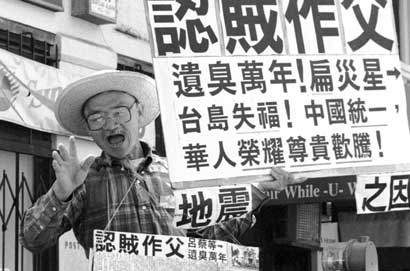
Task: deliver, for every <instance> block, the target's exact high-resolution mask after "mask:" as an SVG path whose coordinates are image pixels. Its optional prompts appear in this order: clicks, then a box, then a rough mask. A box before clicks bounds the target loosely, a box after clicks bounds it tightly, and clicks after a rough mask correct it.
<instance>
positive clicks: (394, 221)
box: [339, 211, 410, 247]
mask: <svg viewBox="0 0 410 271" xmlns="http://www.w3.org/2000/svg"><path fill="white" fill-rule="evenodd" d="M339 225H340V227H339V229H340V237H341V242H346V241H348V240H350V239H357V238H358V237H359V236H369V237H370V240H371V241H373V242H374V244H375V245H376V247H410V212H408V211H403V212H389V213H380V214H367V215H357V214H355V213H339Z"/></svg>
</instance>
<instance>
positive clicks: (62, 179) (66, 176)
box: [52, 136, 94, 201]
mask: <svg viewBox="0 0 410 271" xmlns="http://www.w3.org/2000/svg"><path fill="white" fill-rule="evenodd" d="M58 150H59V151H58V152H57V151H53V153H52V156H53V162H52V166H53V169H54V171H55V174H56V181H55V182H54V184H53V186H52V189H53V191H54V193H55V195H56V197H57V198H58V199H59V200H62V201H65V200H66V199H67V198H68V197H69V196H70V195H71V193H73V191H74V190H75V189H76V188H77V187H78V186H80V185H81V184H82V183H83V182H84V180H85V178H86V177H87V174H88V170H89V169H90V166H91V164H92V163H93V162H94V157H93V156H88V157H87V158H86V159H85V160H83V161H82V162H80V161H79V159H78V155H77V147H76V144H75V139H74V137H73V136H71V137H70V139H69V150H68V151H67V149H66V148H65V147H64V146H63V145H62V144H59V145H58Z"/></svg>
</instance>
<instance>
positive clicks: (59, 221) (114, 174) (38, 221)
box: [20, 142, 262, 257]
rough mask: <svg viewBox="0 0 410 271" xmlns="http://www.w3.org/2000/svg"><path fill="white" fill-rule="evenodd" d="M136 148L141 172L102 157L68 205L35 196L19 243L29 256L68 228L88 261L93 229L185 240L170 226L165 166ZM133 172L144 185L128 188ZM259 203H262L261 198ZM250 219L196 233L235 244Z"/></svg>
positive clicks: (49, 195) (170, 202) (170, 193)
mask: <svg viewBox="0 0 410 271" xmlns="http://www.w3.org/2000/svg"><path fill="white" fill-rule="evenodd" d="M141 144H142V145H143V149H144V153H145V154H146V157H151V158H152V163H151V164H150V165H149V166H147V167H146V168H143V167H141V164H142V163H140V164H139V166H137V167H135V166H133V165H131V164H130V162H129V161H128V160H123V161H118V160H113V159H111V158H110V157H109V156H107V155H105V154H104V153H103V154H102V155H101V156H100V157H98V158H97V159H96V160H95V162H94V164H93V165H92V166H91V168H90V171H89V173H88V176H87V178H86V180H85V182H84V184H83V185H81V186H79V187H78V188H77V189H76V190H75V191H74V193H73V194H72V198H71V200H70V201H68V202H61V201H59V200H58V199H57V198H56V196H55V194H54V192H53V191H52V190H51V189H50V190H49V191H48V192H47V193H46V194H45V195H43V196H42V197H40V198H39V199H38V200H37V202H36V203H35V204H34V205H33V206H32V207H31V208H29V209H28V210H27V211H26V212H25V213H24V218H23V222H22V224H21V231H20V241H21V243H22V244H23V245H24V246H25V247H26V248H28V249H30V250H32V251H36V250H40V249H43V248H46V247H49V246H52V245H53V244H55V243H56V242H57V240H58V237H59V236H60V235H61V234H63V233H64V232H66V231H68V230H70V229H71V228H72V229H73V230H74V233H75V235H76V237H77V239H78V242H79V243H80V244H81V245H82V246H83V247H84V249H85V252H86V255H87V257H88V253H89V248H92V246H93V231H94V229H106V230H112V231H123V232H138V233H148V234H163V235H176V236H185V235H186V232H185V231H184V230H182V229H179V228H176V227H175V226H174V223H173V215H174V210H175V198H174V197H173V191H172V189H171V184H170V180H169V177H168V168H167V163H166V161H165V159H163V158H161V157H159V156H156V155H153V154H152V153H151V149H150V148H149V146H148V145H147V144H145V143H143V142H142V143H141ZM138 167H139V169H138V172H140V175H142V176H143V177H144V180H145V181H144V182H140V181H137V182H136V184H135V185H134V186H132V187H131V186H130V184H131V182H132V180H133V179H134V176H133V175H134V172H135V170H136V168H138ZM128 190H130V191H129V192H128V194H127V191H128ZM126 194H127V196H126V197H124V195H126ZM258 200H259V201H262V198H259V199H258ZM121 201H122V203H121V204H120V202H121ZM118 206H120V207H119V208H117V207H118ZM117 209H118V210H117ZM114 212H116V213H115V215H114ZM252 218H253V216H252V214H248V215H247V216H246V217H245V218H241V219H231V220H229V221H227V222H224V223H223V224H222V223H221V224H217V225H213V226H210V227H207V228H205V229H202V230H201V231H197V232H196V234H197V236H200V237H202V238H206V239H218V240H224V241H231V242H232V241H236V238H239V236H240V235H241V234H243V233H244V232H246V231H247V230H248V229H249V228H250V227H251V225H252V224H253V221H252ZM110 220H111V221H110ZM109 221H110V223H109Z"/></svg>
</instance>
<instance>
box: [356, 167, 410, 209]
mask: <svg viewBox="0 0 410 271" xmlns="http://www.w3.org/2000/svg"><path fill="white" fill-rule="evenodd" d="M409 196H410V172H396V173H390V174H387V173H386V174H378V175H359V176H357V184H356V193H355V197H356V209H357V213H358V214H369V213H382V212H393V211H409V210H410V200H409Z"/></svg>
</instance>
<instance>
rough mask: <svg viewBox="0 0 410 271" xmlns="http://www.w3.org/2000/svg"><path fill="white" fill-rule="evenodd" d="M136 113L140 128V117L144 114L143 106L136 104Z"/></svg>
mask: <svg viewBox="0 0 410 271" xmlns="http://www.w3.org/2000/svg"><path fill="white" fill-rule="evenodd" d="M137 112H138V125H139V126H141V125H142V123H141V120H142V115H143V114H144V105H143V104H140V103H137Z"/></svg>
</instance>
